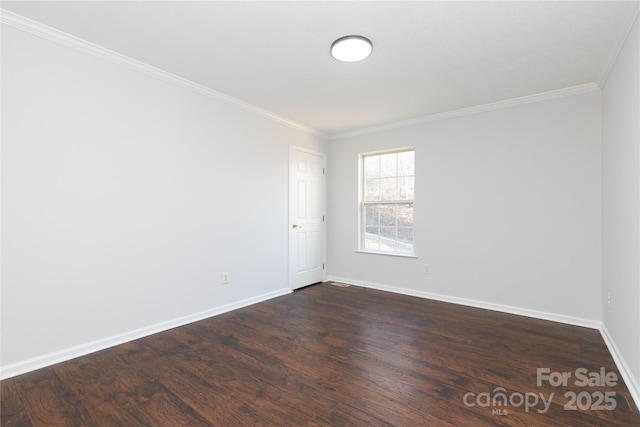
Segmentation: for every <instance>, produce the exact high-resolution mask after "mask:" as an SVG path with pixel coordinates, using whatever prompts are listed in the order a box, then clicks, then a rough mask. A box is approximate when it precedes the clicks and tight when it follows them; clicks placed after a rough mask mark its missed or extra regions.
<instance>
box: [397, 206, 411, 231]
mask: <svg viewBox="0 0 640 427" xmlns="http://www.w3.org/2000/svg"><path fill="white" fill-rule="evenodd" d="M396 217H397V218H398V227H413V204H409V203H407V204H402V205H396Z"/></svg>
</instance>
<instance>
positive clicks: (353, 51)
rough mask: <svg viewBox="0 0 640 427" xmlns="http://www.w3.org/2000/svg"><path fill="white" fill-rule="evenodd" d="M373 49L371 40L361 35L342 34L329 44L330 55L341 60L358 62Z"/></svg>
mask: <svg viewBox="0 0 640 427" xmlns="http://www.w3.org/2000/svg"><path fill="white" fill-rule="evenodd" d="M372 51H373V44H372V43H371V40H369V39H368V38H366V37H362V36H344V37H340V38H339V39H338V40H336V41H334V42H333V44H331V56H333V57H334V58H335V59H337V60H338V61H342V62H358V61H362V60H363V59H365V58H367V57H368V56H369V55H371V52H372Z"/></svg>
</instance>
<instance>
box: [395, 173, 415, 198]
mask: <svg viewBox="0 0 640 427" xmlns="http://www.w3.org/2000/svg"><path fill="white" fill-rule="evenodd" d="M414 182H415V178H414V177H412V176H410V177H405V178H398V200H413V197H414V191H413V186H414Z"/></svg>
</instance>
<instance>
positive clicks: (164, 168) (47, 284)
mask: <svg viewBox="0 0 640 427" xmlns="http://www.w3.org/2000/svg"><path fill="white" fill-rule="evenodd" d="M2 107H3V108H2V318H1V320H2V354H1V357H2V366H3V368H6V367H7V366H12V367H13V368H15V367H16V366H18V368H15V369H17V370H20V366H21V364H25V363H26V365H24V366H23V367H27V368H28V367H29V366H31V367H33V366H34V363H35V365H37V363H36V362H37V361H38V360H40V359H42V358H43V357H44V359H46V356H47V355H50V354H52V352H53V353H55V352H58V351H61V352H63V353H64V352H65V351H66V350H68V349H70V348H71V349H73V348H74V346H80V350H82V349H83V346H86V345H87V343H89V346H90V345H91V344H90V343H92V342H95V341H96V340H102V339H107V340H108V339H109V337H113V336H119V334H125V335H126V334H127V333H129V332H130V331H134V330H137V329H138V328H147V327H149V326H152V325H157V324H159V323H161V322H166V321H171V320H172V319H176V318H180V317H183V316H189V315H192V314H194V313H198V312H201V311H206V310H210V309H213V308H216V307H221V306H224V305H227V304H234V303H237V302H239V301H245V300H247V299H251V298H256V297H260V296H264V295H269V294H271V293H277V292H279V291H283V290H285V289H286V288H287V286H288V282H287V280H288V279H287V277H288V275H287V262H288V261H287V230H288V225H287V224H288V220H287V194H288V147H289V144H295V145H298V146H302V147H306V148H309V149H313V150H316V151H321V152H324V151H326V148H327V147H326V143H325V142H324V141H322V140H320V139H318V138H316V137H313V136H310V135H309V134H306V133H303V132H301V131H299V130H297V129H294V128H293V127H288V126H285V125H283V124H281V123H278V122H275V121H271V120H268V119H266V118H264V117H261V116H258V115H255V114H252V113H249V112H246V111H244V110H241V109H239V108H237V107H233V106H230V105H228V104H225V103H222V102H220V101H217V100H215V99H212V98H209V97H205V96H202V95H199V94H196V93H195V92H191V91H189V90H186V89H183V88H179V87H177V86H173V85H170V84H168V83H165V82H162V81H160V80H156V79H154V78H151V77H149V76H147V75H144V74H142V73H138V72H135V71H132V70H129V69H127V68H125V67H123V66H121V65H117V64H115V63H112V62H108V61H105V60H102V59H98V58H96V57H94V56H90V55H88V54H85V53H81V52H79V51H77V50H74V49H71V48H68V47H64V46H62V45H60V44H57V43H54V42H51V41H48V40H45V39H42V38H39V37H36V36H34V35H31V34H27V33H24V32H22V31H20V30H17V29H14V28H12V27H8V26H4V25H3V28H2ZM223 271H227V272H229V273H230V282H231V283H230V284H229V285H228V286H221V284H220V282H221V274H222V272H223ZM76 350H77V348H76ZM72 353H73V351H71V353H69V354H72ZM30 358H35V359H32V360H29V359H30ZM34 360H35V362H34ZM15 369H13V370H14V371H15ZM5 373H7V372H5ZM9 373H10V372H9Z"/></svg>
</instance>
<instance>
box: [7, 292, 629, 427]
mask: <svg viewBox="0 0 640 427" xmlns="http://www.w3.org/2000/svg"><path fill="white" fill-rule="evenodd" d="M537 368H549V370H550V372H570V373H571V375H572V377H571V378H570V379H569V380H568V384H567V386H562V385H558V386H552V385H551V384H549V382H548V381H544V382H543V384H542V385H541V386H537V383H536V380H537ZM578 368H585V369H586V370H587V372H589V373H591V372H600V369H601V368H604V370H605V371H606V372H613V373H615V374H616V375H617V377H618V381H617V385H616V386H599V387H596V386H584V387H579V386H577V385H576V384H575V381H576V379H577V378H576V377H575V371H576V369H578ZM0 387H1V390H0V392H1V401H2V406H1V413H0V419H1V424H2V426H6V427H10V426H20V427H26V426H44V425H60V426H85V425H86V426H143V425H149V426H309V427H311V426H315V427H321V426H341V427H342V426H367V427H369V426H411V427H413V426H474V427H475V426H501V425H504V426H640V414H638V410H637V408H636V407H635V405H634V403H633V400H632V398H631V396H630V394H629V391H628V390H627V388H626V386H625V385H624V382H623V381H622V378H621V376H620V373H619V372H618V370H617V369H616V367H615V364H614V362H613V360H612V358H611V356H610V354H609V352H608V351H607V348H606V345H605V343H604V342H603V340H602V338H601V337H600V334H599V332H598V331H595V330H591V329H586V328H580V327H574V326H567V325H562V324H557V323H553V322H547V321H542V320H536V319H530V318H525V317H519V316H514V315H509V314H504V313H498V312H492V311H486V310H480V309H475V308H469V307H463V306H457V305H453V304H447V303H442V302H437V301H430V300H424V299H418V298H412V297H408V296H403V295H397V294H392V293H387V292H380V291H375V290H370V289H364V288H358V287H348V288H340V287H335V286H331V285H329V284H319V285H315V286H311V287H308V288H305V289H301V290H299V291H297V292H295V293H294V294H291V295H286V296H283V297H280V298H276V299H273V300H270V301H267V302H263V303H260V304H256V305H253V306H250V307H247V308H244V309H240V310H236V311H234V312H231V313H226V314H223V315H220V316H217V317H214V318H211V319H207V320H204V321H201V322H197V323H193V324H190V325H187V326H184V327H181V328H176V329H172V330H170V331H166V332H163V333H160V334H156V335H153V336H149V337H146V338H143V339H139V340H136V341H133V342H130V343H127V344H123V345H120V346H117V347H113V348H110V349H107V350H104V351H100V352H97V353H93V354H91V355H88V356H84V357H80V358H77V359H74V360H71V361H68V362H65V363H60V364H57V365H55V366H51V367H48V368H44V369H40V370H37V371H34V372H31V373H28V374H24V375H21V376H17V377H14V378H9V379H7V380H4V381H2V382H1V383H0ZM498 387H502V389H498V390H496V388H498ZM500 391H503V392H504V394H505V395H506V396H507V402H506V405H505V406H499V405H498V403H502V400H501V399H500V398H498V399H497V400H496V401H495V403H496V405H493V398H494V397H496V396H497V395H498V394H499V392H500ZM567 392H574V393H576V396H579V397H578V399H577V403H576V405H575V406H576V410H565V409H564V405H565V404H567V403H571V402H570V400H569V399H568V398H567V397H565V393H567ZM605 392H607V393H609V394H612V395H615V396H613V397H611V396H610V397H609V398H610V399H611V398H615V405H616V407H615V409H613V410H593V409H591V405H592V404H593V403H594V402H595V403H597V402H596V401H597V400H599V399H600V396H599V394H598V393H602V394H603V396H604V393H605ZM552 393H553V395H551V394H552ZM534 394H535V395H536V396H538V399H539V396H540V395H542V396H543V397H544V398H545V400H546V401H549V399H551V403H550V404H549V405H548V407H545V406H544V404H543V402H542V401H540V400H539V401H538V404H537V405H533V403H534V400H533V396H534ZM465 396H466V398H465ZM569 397H570V396H569ZM523 399H524V401H526V399H528V400H529V401H530V403H531V405H530V407H528V408H527V407H526V405H525V404H524V403H523ZM465 402H466V403H465ZM600 403H602V404H603V405H604V403H605V402H600ZM608 403H609V405H608V406H612V405H613V403H612V402H611V401H609V402H608ZM580 405H581V406H582V407H583V409H580ZM596 407H597V406H596Z"/></svg>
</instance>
